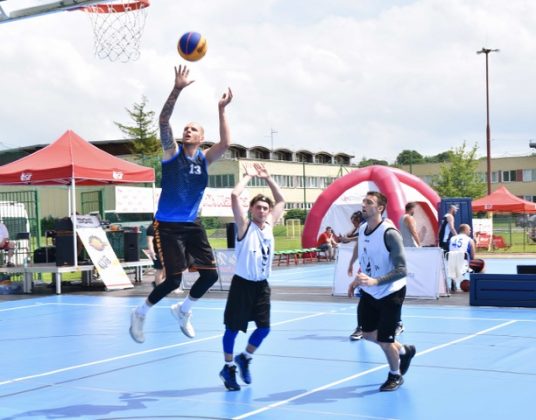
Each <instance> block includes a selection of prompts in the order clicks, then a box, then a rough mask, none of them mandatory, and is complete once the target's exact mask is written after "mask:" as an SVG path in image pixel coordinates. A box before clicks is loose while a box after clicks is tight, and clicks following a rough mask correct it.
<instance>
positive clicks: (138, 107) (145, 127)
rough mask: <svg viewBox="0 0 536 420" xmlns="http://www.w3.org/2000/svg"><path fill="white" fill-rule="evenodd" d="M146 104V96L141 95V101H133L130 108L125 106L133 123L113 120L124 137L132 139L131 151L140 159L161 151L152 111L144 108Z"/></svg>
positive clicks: (155, 154)
mask: <svg viewBox="0 0 536 420" xmlns="http://www.w3.org/2000/svg"><path fill="white" fill-rule="evenodd" d="M146 106H147V98H146V97H145V96H142V98H141V103H134V105H133V106H132V109H128V108H126V111H127V113H128V115H129V116H130V118H131V119H132V121H134V125H126V124H121V123H118V122H115V121H114V124H115V125H116V126H117V127H119V129H120V130H121V131H122V132H123V134H125V135H126V138H127V139H131V140H133V141H132V143H131V146H130V151H131V153H132V154H134V155H137V156H140V157H141V158H142V159H143V158H144V157H147V156H157V155H159V154H160V152H161V145H160V141H159V140H158V136H157V133H158V129H157V126H156V122H155V120H154V111H148V110H146Z"/></svg>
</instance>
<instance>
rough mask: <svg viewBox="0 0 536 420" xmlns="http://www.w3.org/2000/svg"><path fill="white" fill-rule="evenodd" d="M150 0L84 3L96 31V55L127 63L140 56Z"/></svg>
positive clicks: (84, 9) (84, 8) (85, 10)
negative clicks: (89, 4)
mask: <svg viewBox="0 0 536 420" xmlns="http://www.w3.org/2000/svg"><path fill="white" fill-rule="evenodd" d="M147 7H149V0H137V1H133V0H116V1H113V2H110V3H101V4H94V5H92V6H86V7H81V8H80V10H82V11H84V12H86V13H87V15H88V16H89V19H90V21H91V25H92V27H93V33H94V35H95V55H96V56H97V57H99V58H101V59H105V58H108V59H109V60H110V61H116V60H119V61H121V62H123V63H126V62H128V61H133V60H137V59H138V58H139V57H140V41H141V36H142V34H143V28H144V27H145V19H146V17H147Z"/></svg>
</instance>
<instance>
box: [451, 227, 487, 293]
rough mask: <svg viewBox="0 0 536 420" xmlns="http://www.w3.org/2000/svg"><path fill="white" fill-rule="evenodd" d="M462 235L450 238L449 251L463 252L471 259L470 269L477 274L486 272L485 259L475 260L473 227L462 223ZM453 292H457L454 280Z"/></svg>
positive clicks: (469, 262)
mask: <svg viewBox="0 0 536 420" xmlns="http://www.w3.org/2000/svg"><path fill="white" fill-rule="evenodd" d="M459 230H460V233H458V234H457V235H454V236H453V237H452V238H450V242H449V251H450V252H453V251H461V252H464V253H465V254H466V255H467V256H468V257H469V261H468V264H469V268H470V269H471V271H473V272H475V273H480V272H481V271H482V270H484V267H485V262H484V260H483V259H480V258H475V252H476V245H475V241H474V240H473V238H471V226H469V225H467V224H465V223H462V224H461V225H460V228H459ZM450 290H451V291H452V292H456V290H457V286H456V282H455V280H454V279H452V284H451V287H450Z"/></svg>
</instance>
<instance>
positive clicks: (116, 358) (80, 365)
mask: <svg viewBox="0 0 536 420" xmlns="http://www.w3.org/2000/svg"><path fill="white" fill-rule="evenodd" d="M326 313H327V312H317V313H315V314H311V315H307V316H302V317H299V318H293V319H287V320H286V321H280V322H276V323H273V324H272V325H273V326H277V325H284V324H289V323H291V322H296V321H302V320H304V319H309V318H315V317H319V316H323V315H326ZM222 337H223V334H218V335H212V336H210V337H205V338H200V339H197V340H191V341H185V342H183V343H177V344H170V345H169V346H164V347H157V348H154V349H150V350H144V351H139V352H136V353H128V354H123V355H121V356H116V357H110V358H108V359H101V360H95V361H93V362H88V363H82V364H79V365H74V366H68V367H65V368H61V369H56V370H51V371H48V372H42V373H36V374H34V375H28V376H22V377H20V378H14V379H8V380H7V381H2V382H0V386H2V385H8V384H12V383H16V382H23V381H27V380H29V379H36V378H42V377H45V376H51V375H55V374H56V373H63V372H68V371H71V370H76V369H82V368H85V367H89V366H96V365H101V364H104V363H108V362H115V361H117V360H122V359H129V358H131V357H136V356H141V355H145V354H150V353H155V352H159V351H163V350H169V349H173V348H178V347H183V346H188V345H191V344H197V343H202V342H204V341H209V340H214V339H216V338H222Z"/></svg>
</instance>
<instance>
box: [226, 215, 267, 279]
mask: <svg viewBox="0 0 536 420" xmlns="http://www.w3.org/2000/svg"><path fill="white" fill-rule="evenodd" d="M235 247H236V248H235V256H236V269H235V273H236V274H237V275H239V276H240V277H242V278H244V279H246V280H251V281H260V280H267V279H268V277H269V276H270V274H271V272H272V262H273V259H274V233H273V230H272V226H271V225H269V224H268V223H265V224H264V229H261V228H260V227H259V226H257V225H256V224H255V223H252V222H251V221H250V222H249V226H248V228H247V230H246V233H245V235H244V237H243V238H237V241H236V244H235Z"/></svg>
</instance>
